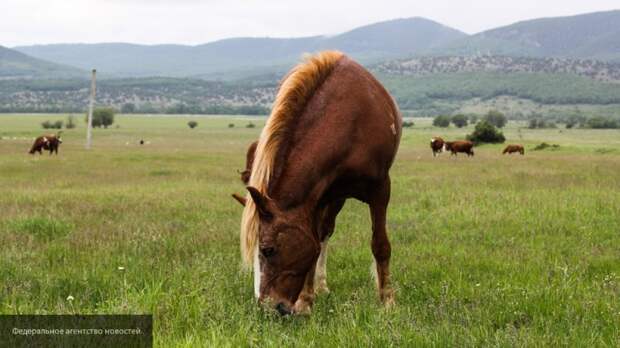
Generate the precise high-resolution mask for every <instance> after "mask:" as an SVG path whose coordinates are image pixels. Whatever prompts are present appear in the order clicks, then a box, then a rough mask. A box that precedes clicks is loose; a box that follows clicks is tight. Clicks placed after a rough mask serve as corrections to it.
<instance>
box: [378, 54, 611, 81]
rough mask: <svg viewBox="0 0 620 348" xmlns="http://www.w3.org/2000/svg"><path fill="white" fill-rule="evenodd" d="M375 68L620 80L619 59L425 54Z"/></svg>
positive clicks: (388, 71)
mask: <svg viewBox="0 0 620 348" xmlns="http://www.w3.org/2000/svg"><path fill="white" fill-rule="evenodd" d="M373 70H375V71H377V72H379V73H384V74H391V75H429V74H448V73H470V72H499V73H505V74H510V73H544V74H571V75H577V76H583V77H587V78H591V79H593V80H597V81H602V82H617V83H620V63H608V62H601V61H596V60H583V59H565V58H532V57H508V56H467V57H462V56H459V57H422V58H413V59H404V60H395V61H388V62H385V63H381V64H378V65H376V66H374V67H373Z"/></svg>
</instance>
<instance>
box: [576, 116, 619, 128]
mask: <svg viewBox="0 0 620 348" xmlns="http://www.w3.org/2000/svg"><path fill="white" fill-rule="evenodd" d="M585 125H586V127H588V128H592V129H616V128H620V122H618V120H614V119H611V118H605V117H601V116H594V117H591V118H589V119H588V120H587V121H586V124H585Z"/></svg>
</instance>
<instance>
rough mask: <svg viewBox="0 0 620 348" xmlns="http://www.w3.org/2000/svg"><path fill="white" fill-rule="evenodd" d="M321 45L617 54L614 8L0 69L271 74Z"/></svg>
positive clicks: (110, 53)
mask: <svg viewBox="0 0 620 348" xmlns="http://www.w3.org/2000/svg"><path fill="white" fill-rule="evenodd" d="M323 49H338V50H341V51H343V52H345V53H347V54H349V55H350V56H352V57H354V58H355V59H357V60H359V61H361V62H362V63H363V64H366V65H372V64H375V63H379V62H382V61H387V60H393V59H402V58H410V57H416V56H480V55H502V56H512V57H523V56H528V57H561V58H576V59H594V60H604V61H620V10H616V11H608V12H598V13H590V14H584V15H578V16H571V17H556V18H544V19H535V20H530V21H524V22H519V23H515V24H512V25H508V26H505V27H501V28H496V29H492V30H487V31H484V32H481V33H478V34H475V35H467V34H465V33H463V32H461V31H459V30H456V29H453V28H450V27H447V26H445V25H442V24H440V23H437V22H434V21H431V20H428V19H424V18H419V17H414V18H407V19H396V20H391V21H386V22H380V23H375V24H371V25H367V26H363V27H360V28H356V29H353V30H351V31H348V32H345V33H342V34H339V35H334V36H314V37H304V38H232V39H225V40H220V41H216V42H212V43H207V44H203V45H197V46H186V45H137V44H128V43H102V44H53V45H34V46H20V47H14V48H13V50H14V51H13V53H12V54H13V55H16V54H18V52H20V53H23V54H26V55H28V56H30V57H33V58H32V59H17V61H18V62H20V63H21V64H15V63H9V64H7V63H5V62H4V61H5V60H6V58H5V56H7V54H6V53H5V54H4V55H3V56H0V67H4V68H3V70H0V73H1V74H2V75H0V76H4V77H5V78H6V77H7V76H15V77H45V76H46V75H47V76H49V75H54V74H56V75H60V76H62V75H67V74H68V73H69V72H68V71H67V70H66V68H67V66H70V67H75V68H77V69H74V70H73V71H72V72H71V74H75V73H77V72H79V71H80V70H79V69H81V70H83V71H88V70H90V69H91V68H97V69H98V71H99V72H100V73H101V74H102V76H103V77H145V76H166V77H193V78H204V79H222V80H234V79H244V78H254V77H257V76H263V77H266V78H268V79H274V78H276V76H280V75H281V74H282V73H283V72H285V71H286V70H287V69H288V68H290V66H291V65H293V64H294V63H295V62H297V61H298V60H299V58H300V57H301V56H302V55H303V54H304V53H306V52H315V51H319V50H323ZM4 50H6V49H4ZM15 51H18V52H15ZM9 56H10V55H9ZM40 60H44V61H47V62H42V61H40ZM14 61H15V60H14ZM49 62H53V63H55V65H54V64H50V63H49ZM59 65H61V66H59ZM71 76H73V75H71ZM87 76H88V75H87V74H85V77H87Z"/></svg>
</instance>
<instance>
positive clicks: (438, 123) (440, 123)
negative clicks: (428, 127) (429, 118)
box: [433, 115, 452, 128]
mask: <svg viewBox="0 0 620 348" xmlns="http://www.w3.org/2000/svg"><path fill="white" fill-rule="evenodd" d="M450 122H452V118H451V117H450V116H446V115H440V116H437V117H435V119H433V126H435V127H441V128H446V127H449V126H450Z"/></svg>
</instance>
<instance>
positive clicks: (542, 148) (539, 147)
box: [533, 143, 560, 151]
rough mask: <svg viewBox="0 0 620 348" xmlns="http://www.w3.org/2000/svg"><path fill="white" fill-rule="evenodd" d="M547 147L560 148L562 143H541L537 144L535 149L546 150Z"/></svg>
mask: <svg viewBox="0 0 620 348" xmlns="http://www.w3.org/2000/svg"><path fill="white" fill-rule="evenodd" d="M547 148H551V149H552V150H557V149H558V148H560V145H558V144H553V145H549V144H547V143H540V144H538V145H536V147H534V149H533V150H534V151H540V150H544V149H547Z"/></svg>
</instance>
